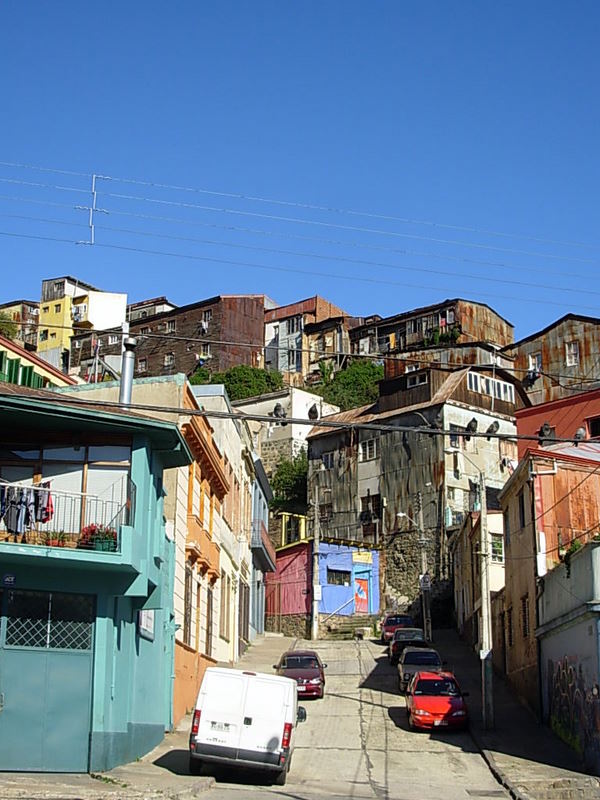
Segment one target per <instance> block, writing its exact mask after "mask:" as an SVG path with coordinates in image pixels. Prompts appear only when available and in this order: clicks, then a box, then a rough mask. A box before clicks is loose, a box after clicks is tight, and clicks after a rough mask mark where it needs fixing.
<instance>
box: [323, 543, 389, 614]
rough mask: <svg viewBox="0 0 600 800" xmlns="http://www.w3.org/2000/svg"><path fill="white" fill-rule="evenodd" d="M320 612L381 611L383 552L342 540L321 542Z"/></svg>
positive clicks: (352, 612)
mask: <svg viewBox="0 0 600 800" xmlns="http://www.w3.org/2000/svg"><path fill="white" fill-rule="evenodd" d="M319 583H320V584H321V601H320V603H319V613H320V614H334V613H335V614H345V615H350V614H360V613H364V614H376V613H377V612H378V611H379V552H378V551H377V550H365V549H359V548H357V547H349V546H347V545H340V544H327V543H325V542H321V543H320V545H319Z"/></svg>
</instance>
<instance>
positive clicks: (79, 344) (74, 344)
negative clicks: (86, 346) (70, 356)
mask: <svg viewBox="0 0 600 800" xmlns="http://www.w3.org/2000/svg"><path fill="white" fill-rule="evenodd" d="M73 347H74V348H75V350H79V349H80V347H81V342H80V341H79V339H75V341H74V342H73Z"/></svg>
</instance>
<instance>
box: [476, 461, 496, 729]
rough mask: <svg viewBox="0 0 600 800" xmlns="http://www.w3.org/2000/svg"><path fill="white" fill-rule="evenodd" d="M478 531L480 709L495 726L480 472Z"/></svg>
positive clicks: (486, 535)
mask: <svg viewBox="0 0 600 800" xmlns="http://www.w3.org/2000/svg"><path fill="white" fill-rule="evenodd" d="M479 505H480V517H479V531H480V543H479V550H480V566H481V570H480V571H481V650H480V651H479V657H480V659H481V708H482V716H483V727H484V728H486V729H488V730H489V729H490V728H493V727H494V693H493V671H492V613H491V607H490V573H489V568H490V552H491V547H490V537H489V532H488V521H487V497H486V493H485V475H484V474H483V472H480V473H479Z"/></svg>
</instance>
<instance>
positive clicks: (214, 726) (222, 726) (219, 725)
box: [210, 722, 229, 731]
mask: <svg viewBox="0 0 600 800" xmlns="http://www.w3.org/2000/svg"><path fill="white" fill-rule="evenodd" d="M210 727H211V730H213V731H228V730H229V723H228V722H211V723H210Z"/></svg>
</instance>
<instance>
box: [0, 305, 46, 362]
mask: <svg viewBox="0 0 600 800" xmlns="http://www.w3.org/2000/svg"><path fill="white" fill-rule="evenodd" d="M0 314H4V315H5V316H6V317H8V319H10V320H11V321H12V322H14V323H15V325H16V326H17V330H16V333H15V337H14V341H15V342H17V343H18V344H20V345H21V347H24V348H25V350H36V348H37V339H38V329H37V325H38V320H39V316H40V304H39V302H38V301H37V300H11V301H10V302H8V303H0Z"/></svg>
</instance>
